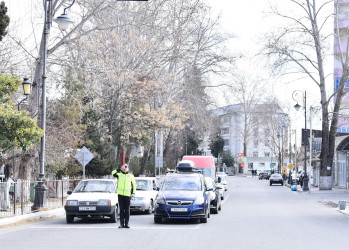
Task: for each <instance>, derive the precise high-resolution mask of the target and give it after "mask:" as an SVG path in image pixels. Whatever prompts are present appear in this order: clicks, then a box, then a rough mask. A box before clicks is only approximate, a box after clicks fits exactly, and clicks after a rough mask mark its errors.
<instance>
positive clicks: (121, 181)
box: [111, 164, 136, 228]
mask: <svg viewBox="0 0 349 250" xmlns="http://www.w3.org/2000/svg"><path fill="white" fill-rule="evenodd" d="M111 174H112V175H113V176H114V177H116V178H117V179H118V187H117V191H116V192H117V194H118V200H119V208H120V226H119V228H130V226H129V225H128V221H129V219H130V200H131V198H134V195H135V192H136V182H135V178H134V176H133V174H130V173H129V172H128V166H127V164H124V165H122V166H121V168H119V169H116V170H113V171H112V172H111Z"/></svg>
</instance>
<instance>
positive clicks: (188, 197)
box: [154, 163, 210, 223]
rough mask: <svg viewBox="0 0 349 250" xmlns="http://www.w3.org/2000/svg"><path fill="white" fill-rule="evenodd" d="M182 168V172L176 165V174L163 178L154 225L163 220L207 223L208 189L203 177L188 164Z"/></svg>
mask: <svg viewBox="0 0 349 250" xmlns="http://www.w3.org/2000/svg"><path fill="white" fill-rule="evenodd" d="M193 165H194V166H195V164H194V163H193ZM182 166H183V168H184V169H183V171H182V169H181V164H180V163H178V165H177V172H176V173H168V174H167V175H166V176H165V179H164V181H163V184H162V186H161V187H160V191H159V193H158V195H157V198H156V202H155V211H154V222H155V223H161V222H162V220H163V219H200V222H201V223H207V219H208V218H209V217H210V204H209V196H208V191H209V189H208V188H207V186H206V183H205V180H204V176H203V175H202V174H201V173H199V172H197V171H196V170H195V168H189V167H188V164H182Z"/></svg>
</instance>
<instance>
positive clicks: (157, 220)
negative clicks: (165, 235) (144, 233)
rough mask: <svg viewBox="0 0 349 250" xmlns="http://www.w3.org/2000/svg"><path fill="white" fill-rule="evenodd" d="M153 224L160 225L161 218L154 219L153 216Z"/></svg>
mask: <svg viewBox="0 0 349 250" xmlns="http://www.w3.org/2000/svg"><path fill="white" fill-rule="evenodd" d="M154 223H155V224H160V223H162V218H161V217H155V216H154Z"/></svg>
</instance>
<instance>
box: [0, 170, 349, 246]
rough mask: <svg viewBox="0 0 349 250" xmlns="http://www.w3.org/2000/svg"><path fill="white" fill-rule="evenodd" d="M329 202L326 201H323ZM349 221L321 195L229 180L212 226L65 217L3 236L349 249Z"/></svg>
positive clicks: (37, 240)
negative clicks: (121, 225)
mask: <svg viewBox="0 0 349 250" xmlns="http://www.w3.org/2000/svg"><path fill="white" fill-rule="evenodd" d="M323 201H324V200H323ZM348 225H349V217H348V216H347V215H345V214H342V213H339V212H338V209H336V208H333V207H330V206H326V205H324V204H323V203H320V202H318V201H317V198H316V197H315V195H312V196H310V195H307V194H303V193H299V192H292V191H290V189H289V188H286V187H284V186H276V185H275V186H269V182H268V181H266V180H258V179H257V178H246V177H229V190H228V192H227V193H226V199H225V200H224V204H223V208H222V211H221V212H220V213H219V214H218V215H211V218H210V219H209V221H208V223H207V224H200V223H195V222H194V223H193V222H191V223H188V222H175V223H173V222H171V223H164V224H160V225H158V224H154V223H153V216H152V215H132V216H131V227H132V228H131V229H118V228H117V225H116V224H110V223H108V222H107V221H103V220H94V221H86V220H76V222H75V223H74V224H70V225H68V224H66V223H65V218H64V217H58V218H55V219H52V220H47V221H42V222H36V223H29V224H26V225H22V226H18V227H8V228H3V229H1V231H0V248H1V249H76V248H79V249H84V248H85V249H86V248H87V249H96V248H100V249H165V250H167V249H210V250H212V249H224V250H226V249H316V250H318V249H336V250H337V249H349V241H348V235H349V226H348Z"/></svg>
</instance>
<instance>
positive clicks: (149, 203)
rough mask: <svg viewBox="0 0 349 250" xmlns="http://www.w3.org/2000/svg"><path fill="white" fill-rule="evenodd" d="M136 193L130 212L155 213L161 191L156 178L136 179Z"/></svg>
mask: <svg viewBox="0 0 349 250" xmlns="http://www.w3.org/2000/svg"><path fill="white" fill-rule="evenodd" d="M135 181H136V187H137V189H136V193H135V198H134V199H133V200H131V204H130V210H131V211H133V212H136V211H138V212H146V213H148V214H150V213H153V212H154V202H155V198H156V195H157V194H158V191H159V183H158V180H157V179H156V178H155V177H135Z"/></svg>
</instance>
